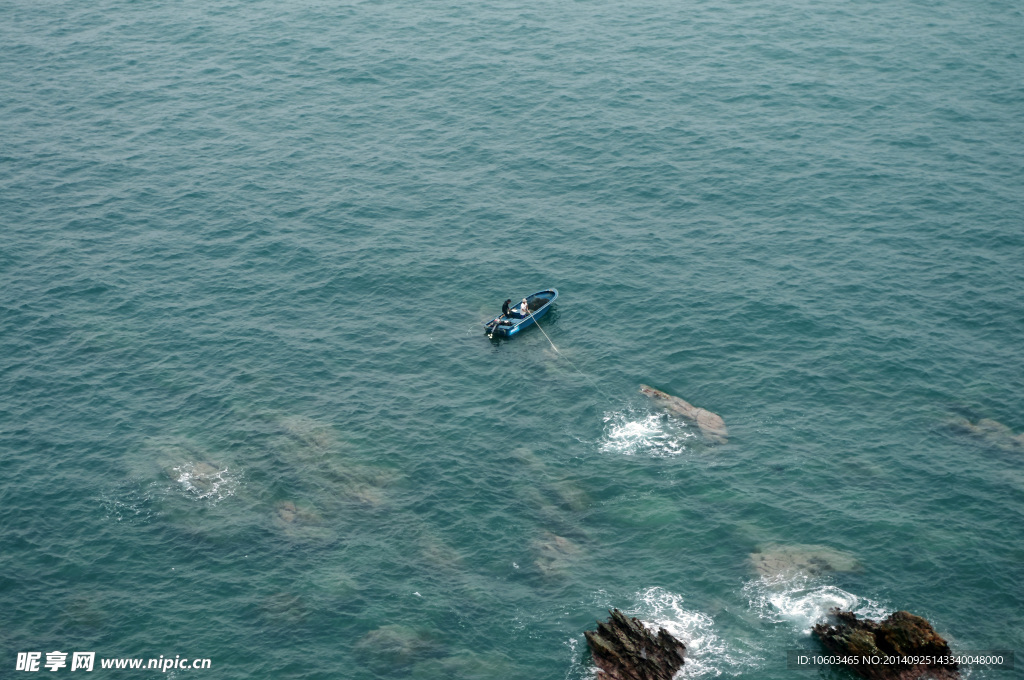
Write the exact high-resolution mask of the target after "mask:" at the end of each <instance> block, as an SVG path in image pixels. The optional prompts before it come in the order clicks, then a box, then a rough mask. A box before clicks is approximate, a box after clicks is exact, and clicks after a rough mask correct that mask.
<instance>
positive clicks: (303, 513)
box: [277, 501, 321, 524]
mask: <svg viewBox="0 0 1024 680" xmlns="http://www.w3.org/2000/svg"><path fill="white" fill-rule="evenodd" d="M277 517H278V519H280V520H281V521H282V522H284V523H285V524H294V523H300V524H302V523H305V524H316V523H318V522H320V520H321V517H320V515H319V514H317V513H316V512H315V511H314V510H309V509H307V508H303V507H299V506H297V505H295V503H293V502H292V501H281V502H280V503H278V504H277Z"/></svg>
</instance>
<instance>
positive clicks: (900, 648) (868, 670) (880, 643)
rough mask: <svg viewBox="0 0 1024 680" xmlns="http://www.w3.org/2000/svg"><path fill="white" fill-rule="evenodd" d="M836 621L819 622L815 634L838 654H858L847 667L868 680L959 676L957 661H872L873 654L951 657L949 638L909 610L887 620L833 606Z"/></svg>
mask: <svg viewBox="0 0 1024 680" xmlns="http://www.w3.org/2000/svg"><path fill="white" fill-rule="evenodd" d="M831 615H832V617H833V618H834V622H833V623H819V624H818V625H816V626H815V627H814V634H815V635H817V636H818V638H819V639H820V640H821V643H822V645H824V646H825V648H826V649H827V650H828V651H829V652H832V653H833V654H836V655H842V656H851V657H858V659H859V660H860V662H859V663H851V664H848V666H847V667H848V668H849V669H850V670H852V671H854V672H855V673H858V674H860V675H862V676H864V677H865V678H869V680H924V679H925V678H928V679H929V680H954V678H959V677H960V671H959V670H958V668H957V665H956V664H950V665H928V664H916V665H887V664H883V663H872V662H870V659H871V658H872V657H879V658H882V659H884V658H885V657H890V658H891V657H894V656H895V657H904V656H918V657H921V656H927V657H942V656H950V655H951V654H952V652H951V651H950V649H949V645H948V644H946V641H945V640H944V639H942V637H941V636H939V634H938V633H936V632H935V629H934V628H932V626H931V624H930V623H928V621H926V620H925V619H923V618H921V617H920V616H915V615H914V614H911V613H909V612H903V611H900V612H895V613H894V614H891V615H890V616H889V617H888V618H886V619H885V620H884V621H881V622H878V621H872V620H870V619H860V620H858V619H857V617H856V615H855V614H854V613H853V612H844V611H839V610H838V609H833V610H832V611H831Z"/></svg>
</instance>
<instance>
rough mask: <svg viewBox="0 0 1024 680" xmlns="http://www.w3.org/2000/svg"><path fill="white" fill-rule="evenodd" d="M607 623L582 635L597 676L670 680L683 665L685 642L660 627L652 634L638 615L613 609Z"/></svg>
mask: <svg viewBox="0 0 1024 680" xmlns="http://www.w3.org/2000/svg"><path fill="white" fill-rule="evenodd" d="M609 613H610V614H611V618H609V619H608V623H603V622H601V621H598V622H597V630H596V631H589V630H588V631H586V632H585V633H584V636H585V637H586V638H587V644H588V645H589V646H590V652H591V654H593V656H594V663H595V664H597V667H598V669H599V670H598V673H597V677H598V680H672V678H673V677H674V676H675V674H676V671H678V670H679V669H680V668H682V667H683V661H684V659H685V656H686V645H684V644H683V643H682V642H680V641H679V640H676V639H675V638H674V637H672V636H671V635H669V633H668V631H666V630H665V629H664V628H661V629H659V630H658V634H657V635H654V634H653V633H651V631H649V630H647V628H645V627H644V625H643V624H642V623H640V621H639V620H638V619H635V618H633V619H631V618H627V617H626V615H625V614H623V613H622V612H620V611H619V610H618V609H613V610H612V611H611V612H609Z"/></svg>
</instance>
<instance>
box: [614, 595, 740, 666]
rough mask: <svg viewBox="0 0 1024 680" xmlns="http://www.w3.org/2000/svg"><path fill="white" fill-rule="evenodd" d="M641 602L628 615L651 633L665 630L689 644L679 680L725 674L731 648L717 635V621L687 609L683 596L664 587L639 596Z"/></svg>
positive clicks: (702, 613)
mask: <svg viewBox="0 0 1024 680" xmlns="http://www.w3.org/2000/svg"><path fill="white" fill-rule="evenodd" d="M637 598H638V600H639V603H638V604H637V606H636V607H635V608H634V609H633V610H631V611H628V612H626V613H627V614H629V615H630V616H635V617H637V618H638V619H640V620H641V621H643V622H644V625H646V626H647V627H648V628H649V629H651V630H654V631H656V630H658V629H659V628H664V629H665V630H667V631H668V632H669V634H671V635H672V637H674V638H676V639H677V640H680V641H681V642H682V643H683V644H685V645H686V663H685V665H684V666H683V668H682V670H681V671H680V672H679V673H678V674H677V675H676V677H677V678H712V677H718V676H719V675H721V674H722V666H723V664H724V665H728V664H729V662H730V661H731V659H730V656H729V649H728V648H727V646H726V644H725V642H723V641H722V639H721V638H720V637H719V636H718V634H717V633H716V632H715V621H714V619H713V618H711V616H709V615H708V614H705V613H704V612H700V611H696V610H693V609H687V608H686V607H684V606H683V598H682V596H681V595H677V594H675V593H672V592H669V591H667V590H665V589H664V588H658V587H653V588H648V589H646V590H644V591H641V592H639V593H637Z"/></svg>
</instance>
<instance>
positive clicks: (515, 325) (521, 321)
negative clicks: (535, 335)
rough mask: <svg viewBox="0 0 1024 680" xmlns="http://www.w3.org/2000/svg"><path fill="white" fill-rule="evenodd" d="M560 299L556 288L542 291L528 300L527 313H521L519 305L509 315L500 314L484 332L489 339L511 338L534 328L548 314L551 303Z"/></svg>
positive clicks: (487, 324) (485, 327)
mask: <svg viewBox="0 0 1024 680" xmlns="http://www.w3.org/2000/svg"><path fill="white" fill-rule="evenodd" d="M557 297H558V291H557V290H555V289H554V288H550V289H548V290H542V291H538V292H536V293H534V294H533V295H530V296H528V297H527V298H526V307H527V310H528V311H527V313H526V314H525V315H521V314H520V313H519V305H515V306H514V307H512V308H510V309H509V313H508V314H499V315H498V316H496V317H494V318H493V319H491V320H490V321H488V322H487V323H486V324H484V332H485V333H487V335H488V336H489V337H492V338H493V337H494V336H499V337H505V338H510V337H512V336H513V335H515V334H516V333H518V332H519V331H521V330H523V329H524V328H529V327H530V326H533V325H534V324H535V323H536V322H537V319H539V318H540V317H542V316H544V315H545V314H547V313H548V310H549V309H551V303H552V302H554V301H555V299H556V298H557Z"/></svg>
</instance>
